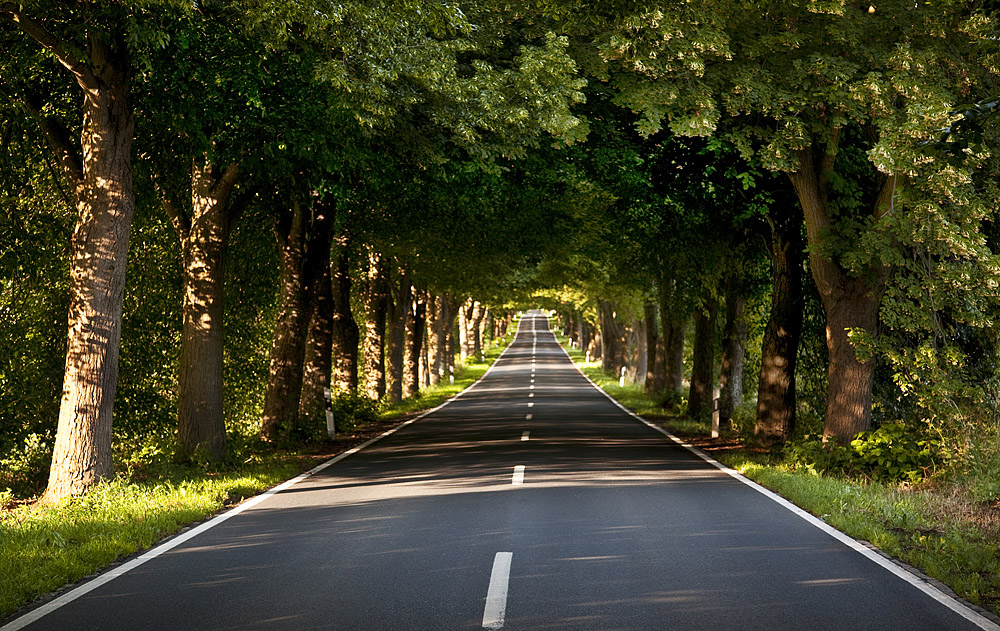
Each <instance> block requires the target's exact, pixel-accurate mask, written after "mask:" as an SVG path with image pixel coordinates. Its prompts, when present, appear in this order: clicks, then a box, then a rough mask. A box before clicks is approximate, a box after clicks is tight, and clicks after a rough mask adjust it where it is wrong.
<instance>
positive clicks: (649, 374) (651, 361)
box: [643, 300, 662, 392]
mask: <svg viewBox="0 0 1000 631" xmlns="http://www.w3.org/2000/svg"><path fill="white" fill-rule="evenodd" d="M643 314H644V317H645V320H646V383H645V386H644V388H643V389H644V390H645V391H646V392H655V391H656V390H658V389H659V388H660V387H662V386H661V385H660V384H659V383H657V369H656V360H657V356H658V354H659V353H658V352H657V344H658V343H659V339H660V334H659V326H658V323H657V321H656V319H657V318H656V301H654V300H647V301H646V304H644V305H643Z"/></svg>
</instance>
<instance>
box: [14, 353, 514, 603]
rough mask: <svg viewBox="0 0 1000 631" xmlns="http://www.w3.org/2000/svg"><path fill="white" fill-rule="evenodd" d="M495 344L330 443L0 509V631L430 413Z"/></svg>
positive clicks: (465, 382)
mask: <svg viewBox="0 0 1000 631" xmlns="http://www.w3.org/2000/svg"><path fill="white" fill-rule="evenodd" d="M512 337H513V334H511V335H509V336H508V337H507V338H503V339H498V340H496V342H495V343H494V344H492V345H490V348H488V349H487V350H486V352H485V361H482V362H470V363H467V364H466V365H462V366H458V367H457V370H456V374H455V383H454V384H451V383H448V382H447V381H446V382H444V383H442V384H440V385H439V386H435V387H432V388H428V389H426V390H424V391H422V392H421V394H420V396H418V397H413V398H410V399H407V400H404V401H402V402H400V403H398V404H395V405H392V406H389V407H387V408H386V409H385V410H383V411H382V413H381V415H380V417H381V420H380V421H379V422H377V423H375V424H373V425H372V426H369V427H359V428H357V429H356V430H354V431H353V432H351V433H349V434H344V435H342V436H340V437H339V440H337V441H336V442H332V441H331V442H326V443H322V444H317V445H312V446H308V447H306V448H304V449H302V450H299V451H276V452H272V453H268V454H266V455H264V457H259V456H260V455H259V454H258V455H257V457H254V458H252V459H251V460H252V461H253V462H252V463H243V464H241V465H239V466H238V467H235V468H232V469H227V470H221V471H206V470H205V469H202V468H198V467H184V466H179V465H168V466H157V467H152V468H144V469H133V468H130V469H129V470H127V471H122V472H120V473H119V474H118V475H117V476H116V477H115V478H114V479H113V480H111V481H109V482H105V483H102V484H100V485H98V486H97V487H96V488H95V489H93V490H92V491H91V492H89V493H87V494H86V495H84V496H82V497H78V498H75V499H73V500H71V501H68V502H66V503H65V504H63V505H60V506H56V507H44V506H37V505H32V504H20V505H9V506H7V507H5V508H0V622H2V621H3V620H4V619H5V618H6V617H8V616H10V615H11V614H13V613H15V612H16V611H17V610H18V609H20V608H21V607H23V606H25V605H27V604H29V603H31V602H32V601H34V600H36V599H37V598H39V597H41V596H43V595H45V594H47V593H49V592H51V591H53V590H55V589H58V588H60V587H62V586H63V585H66V584H67V583H72V582H75V581H78V580H80V579H81V578H83V577H86V576H88V575H91V574H93V573H95V572H97V571H98V570H100V569H101V568H104V567H106V566H108V565H109V564H111V563H114V562H115V561H117V560H120V559H123V558H125V557H128V556H130V555H133V554H135V553H137V552H139V551H141V550H144V549H146V548H149V547H151V546H153V545H154V544H156V543H157V542H158V541H160V540H162V539H163V538H164V537H167V536H169V535H172V534H174V533H176V532H178V531H179V530H181V529H182V528H184V527H185V526H187V525H189V524H191V523H194V522H198V521H201V520H203V519H205V518H207V517H210V516H211V515H213V514H215V513H217V512H219V511H220V510H222V509H224V508H228V507H229V506H232V505H235V504H238V503H239V502H241V501H243V500H244V499H246V498H249V497H252V496H254V495H257V494H259V493H261V492H263V491H265V490H267V489H268V488H270V487H272V486H275V485H276V484H279V483H280V482H282V481H284V480H287V479H288V478H290V477H292V476H294V475H296V474H298V473H300V472H301V471H304V470H307V469H309V468H311V467H313V466H315V465H316V464H318V463H319V462H322V461H324V460H326V459H328V458H331V457H333V456H335V455H337V454H338V453H341V452H343V451H346V450H347V449H349V448H351V447H352V446H354V445H356V444H358V443H361V442H363V441H365V440H368V439H369V438H372V437H374V436H376V435H378V434H379V433H381V432H382V431H383V430H384V429H388V428H389V427H391V426H393V425H395V424H396V423H397V422H399V421H400V420H401V419H402V418H405V417H407V416H412V415H415V414H417V413H419V412H421V411H423V410H427V409H431V408H434V407H436V406H438V405H440V404H441V403H443V402H444V401H446V400H448V399H450V398H451V397H453V396H455V395H456V394H458V393H459V392H461V391H462V390H464V389H465V388H467V387H469V386H470V385H472V384H473V383H474V382H475V381H476V380H477V379H479V378H480V377H482V376H483V374H484V373H485V372H486V370H487V369H488V368H489V366H490V365H491V364H492V363H493V362H494V361H495V360H496V358H497V357H499V355H500V353H501V352H502V350H503V348H506V346H507V344H508V343H509V342H510V340H511V339H512Z"/></svg>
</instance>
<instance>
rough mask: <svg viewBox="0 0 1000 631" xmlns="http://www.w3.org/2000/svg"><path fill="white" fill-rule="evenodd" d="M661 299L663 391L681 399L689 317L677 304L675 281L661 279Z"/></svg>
mask: <svg viewBox="0 0 1000 631" xmlns="http://www.w3.org/2000/svg"><path fill="white" fill-rule="evenodd" d="M659 298H660V327H661V331H662V335H661V339H662V342H661V345H662V348H663V364H662V365H663V387H662V390H663V391H665V392H668V393H671V394H672V395H674V396H676V397H680V396H681V382H682V380H683V378H684V325H685V324H686V320H687V317H686V315H684V314H683V312H682V310H681V309H680V308H679V305H677V304H675V303H676V302H677V301H676V299H675V288H674V283H673V281H671V280H669V279H666V278H662V279H661V283H660V296H659Z"/></svg>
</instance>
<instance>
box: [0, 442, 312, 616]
mask: <svg viewBox="0 0 1000 631" xmlns="http://www.w3.org/2000/svg"><path fill="white" fill-rule="evenodd" d="M297 472H298V468H297V467H296V466H295V465H294V464H293V463H291V462H289V461H276V462H273V463H271V464H266V465H256V466H254V467H252V468H245V469H242V470H239V471H228V472H222V473H217V474H214V475H209V474H206V473H205V472H204V471H202V470H200V469H191V470H189V471H187V472H186V473H185V474H179V473H177V471H174V472H173V474H172V475H169V476H168V477H164V478H162V479H151V480H148V481H144V482H141V483H135V482H129V481H127V480H126V479H125V477H124V476H119V477H118V478H115V479H114V480H112V481H110V482H106V483H103V484H100V485H99V486H97V487H96V488H95V489H93V490H92V491H91V492H89V493H87V494H86V495H85V496H83V497H79V498H76V499H73V500H70V501H68V502H66V503H64V504H62V505H60V506H55V507H43V506H33V505H22V506H18V507H14V508H9V509H6V510H3V511H0V618H3V617H4V616H7V615H9V614H10V613H12V612H13V611H16V610H17V609H18V608H19V607H21V606H23V605H25V604H27V603H29V602H30V601H31V600H33V599H34V598H36V597H38V596H40V595H42V594H45V593H47V592H49V591H52V590H54V589H56V588H58V587H60V586H62V585H64V584H66V583H69V582H73V581H76V580H78V579H80V578H82V577H84V576H87V575H89V574H92V573H93V572H95V571H96V570H98V569H99V568H101V567H103V566H105V565H107V564H109V563H112V562H113V561H115V560H116V559H120V558H122V557H126V556H128V555H130V554H133V553H135V552H137V551H139V550H142V549H144V548H148V547H150V546H151V545H153V544H154V543H156V542H157V541H159V540H160V539H162V538H163V537H165V536H167V535H170V534H172V533H174V532H177V531H178V530H180V529H181V528H183V527H184V526H185V525H186V524H189V523H191V522H194V521H198V520H201V519H204V518H205V517H207V516H209V515H212V514H213V513H215V512H217V511H219V510H220V509H221V508H223V507H224V506H227V505H230V504H234V503H238V502H239V501H241V500H242V499H244V498H246V497H249V496H251V495H255V494H257V493H260V492H261V491H263V490H265V489H267V488H269V487H271V486H274V485H275V484H277V483H279V482H281V481H282V480H285V479H287V478H289V477H291V476H292V475H294V474H295V473H297Z"/></svg>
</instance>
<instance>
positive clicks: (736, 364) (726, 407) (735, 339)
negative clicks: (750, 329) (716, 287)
mask: <svg viewBox="0 0 1000 631" xmlns="http://www.w3.org/2000/svg"><path fill="white" fill-rule="evenodd" d="M746 304H747V300H746V296H744V295H743V292H742V287H741V285H740V283H739V280H738V279H737V278H736V276H735V275H730V277H729V278H728V279H727V280H726V323H725V325H724V327H723V329H722V368H721V370H720V371H719V423H720V424H728V423H729V422H730V421H731V420H732V418H733V411H734V410H735V409H736V408H737V407H739V406H740V405H743V359H744V357H745V356H746V343H747V321H746V316H745V313H744V311H745V310H746Z"/></svg>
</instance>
